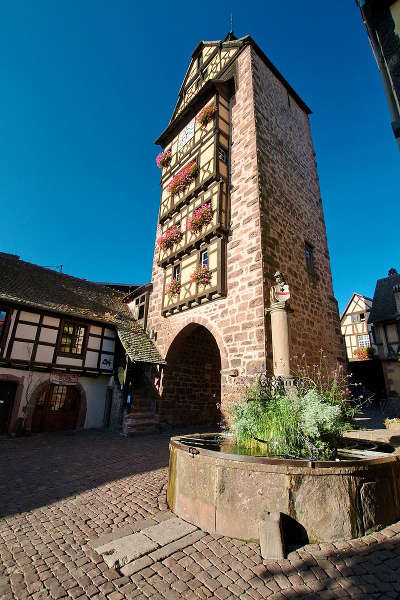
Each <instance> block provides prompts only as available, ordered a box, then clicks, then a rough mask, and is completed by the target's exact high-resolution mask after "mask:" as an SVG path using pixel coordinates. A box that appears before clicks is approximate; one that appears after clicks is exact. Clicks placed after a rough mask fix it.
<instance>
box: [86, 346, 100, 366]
mask: <svg viewBox="0 0 400 600" xmlns="http://www.w3.org/2000/svg"><path fill="white" fill-rule="evenodd" d="M98 357H99V353H98V352H91V351H90V350H88V351H87V352H86V360H85V367H89V368H91V369H97V359H98Z"/></svg>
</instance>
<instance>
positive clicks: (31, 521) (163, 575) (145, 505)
mask: <svg viewBox="0 0 400 600" xmlns="http://www.w3.org/2000/svg"><path fill="white" fill-rule="evenodd" d="M168 439H169V438H168V436H166V435H162V436H145V437H141V438H136V439H134V438H128V439H127V438H123V437H121V436H119V435H117V434H108V433H101V432H80V433H74V434H53V435H51V434H41V435H37V436H32V437H31V438H20V439H8V438H2V439H1V441H0V449H1V454H0V517H1V519H0V598H1V599H2V600H14V599H16V600H22V599H25V598H31V599H33V600H44V599H47V598H54V599H61V598H80V599H81V600H83V599H86V598H92V599H96V600H105V599H106V598H108V599H110V600H120V599H122V598H154V599H155V598H167V599H174V598H193V599H199V598H218V599H220V600H223V599H225V598H241V599H243V600H258V599H261V598H270V599H271V600H278V599H282V600H284V599H288V598H289V599H296V600H299V599H301V598H308V599H311V598H320V599H328V598H332V599H334V598H357V599H358V598H365V599H375V598H376V599H378V598H382V599H390V598H398V597H399V592H400V523H397V524H396V525H393V526H391V527H387V528H386V529H384V530H383V531H381V532H379V533H376V534H373V535H369V536H366V537H364V538H362V539H360V540H354V541H351V542H337V543H335V544H322V545H320V546H319V545H309V546H306V547H303V548H302V549H300V550H298V551H296V552H292V553H290V554H289V556H288V558H287V560H282V561H278V562H271V561H268V562H267V561H264V562H263V561H262V559H261V556H260V550H259V547H258V545H256V544H246V543H244V542H241V541H236V540H231V539H228V538H224V537H221V536H217V535H208V534H206V533H202V532H197V533H196V539H197V541H195V542H194V543H193V544H192V545H189V546H186V547H185V548H182V549H181V550H177V551H176V552H174V553H173V554H171V555H170V556H168V557H167V558H165V559H164V560H160V561H159V562H157V561H156V562H153V563H152V564H151V565H150V566H146V567H145V568H143V569H142V570H140V571H138V572H136V573H134V574H133V575H131V577H125V576H124V577H122V576H121V575H120V574H119V573H118V572H117V571H115V570H113V569H109V568H108V567H107V565H106V564H105V562H104V561H103V559H102V558H101V557H100V556H99V555H98V554H97V553H96V552H95V551H94V550H93V549H92V547H91V544H90V542H91V540H93V539H94V538H96V537H98V536H101V535H103V534H107V533H110V532H112V531H113V530H115V529H116V528H125V529H126V530H127V531H130V530H132V529H134V528H135V525H139V524H140V522H141V521H143V519H147V520H148V519H153V520H155V521H156V522H157V521H162V520H163V517H164V516H165V511H166V510H167V506H166V502H165V484H166V482H167V473H168ZM310 501H311V502H312V499H310Z"/></svg>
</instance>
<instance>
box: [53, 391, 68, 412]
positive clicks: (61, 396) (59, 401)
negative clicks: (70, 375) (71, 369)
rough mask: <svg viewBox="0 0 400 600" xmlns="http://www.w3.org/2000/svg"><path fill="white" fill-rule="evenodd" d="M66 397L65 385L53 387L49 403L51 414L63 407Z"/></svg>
mask: <svg viewBox="0 0 400 600" xmlns="http://www.w3.org/2000/svg"><path fill="white" fill-rule="evenodd" d="M66 396H67V386H66V385H53V387H52V390H51V396H50V402H49V408H50V410H51V412H56V411H57V410H60V409H61V408H62V407H63V406H64V403H65V398H66Z"/></svg>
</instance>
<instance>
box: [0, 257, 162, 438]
mask: <svg viewBox="0 0 400 600" xmlns="http://www.w3.org/2000/svg"><path fill="white" fill-rule="evenodd" d="M125 295H126V294H125V293H124V292H122V291H118V290H116V289H112V288H110V287H109V286H105V285H101V284H96V283H91V282H88V281H86V280H82V279H78V278H75V277H70V276H69V275H64V274H62V273H57V272H55V271H52V270H50V269H46V268H43V267H40V266H38V265H33V264H31V263H27V262H24V261H22V260H20V259H19V257H18V256H14V255H8V254H4V253H0V433H10V434H18V433H22V432H26V431H29V432H34V433H36V432H41V431H60V430H67V429H78V428H99V427H112V428H119V426H120V424H121V423H120V421H121V417H122V414H121V412H122V408H123V401H124V398H123V394H122V393H121V384H120V382H119V380H118V378H117V374H118V371H123V372H126V370H127V366H129V365H130V364H131V363H135V364H140V365H143V366H145V365H149V364H157V363H162V362H163V360H162V359H161V357H160V355H159V354H158V352H157V350H156V348H155V347H154V345H153V343H152V342H151V340H149V339H148V337H147V336H146V335H145V333H144V331H143V329H142V328H141V327H140V326H139V324H138V323H137V322H136V321H135V320H134V318H133V317H132V315H131V313H130V311H129V309H128V307H127V305H126V303H125V302H124V298H125ZM121 380H122V383H123V378H122V377H121Z"/></svg>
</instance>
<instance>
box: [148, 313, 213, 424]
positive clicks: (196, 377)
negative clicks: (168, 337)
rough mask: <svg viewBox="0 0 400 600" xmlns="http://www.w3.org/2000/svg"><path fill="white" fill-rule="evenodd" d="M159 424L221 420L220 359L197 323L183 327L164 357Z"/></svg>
mask: <svg viewBox="0 0 400 600" xmlns="http://www.w3.org/2000/svg"><path fill="white" fill-rule="evenodd" d="M166 362H167V365H166V367H165V370H164V375H163V384H162V395H161V401H160V405H159V413H160V420H161V421H164V422H166V423H168V424H170V425H215V424H218V423H219V422H220V420H221V410H220V409H221V355H220V351H219V347H218V344H217V342H216V340H215V337H214V336H213V334H212V333H211V332H210V331H209V330H208V329H207V328H206V327H205V326H204V325H200V324H199V323H190V324H189V325H187V326H186V327H184V328H183V329H182V330H181V331H180V332H179V333H178V335H177V336H176V337H175V338H174V340H173V341H172V343H171V345H170V347H169V350H168V352H167V356H166Z"/></svg>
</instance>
